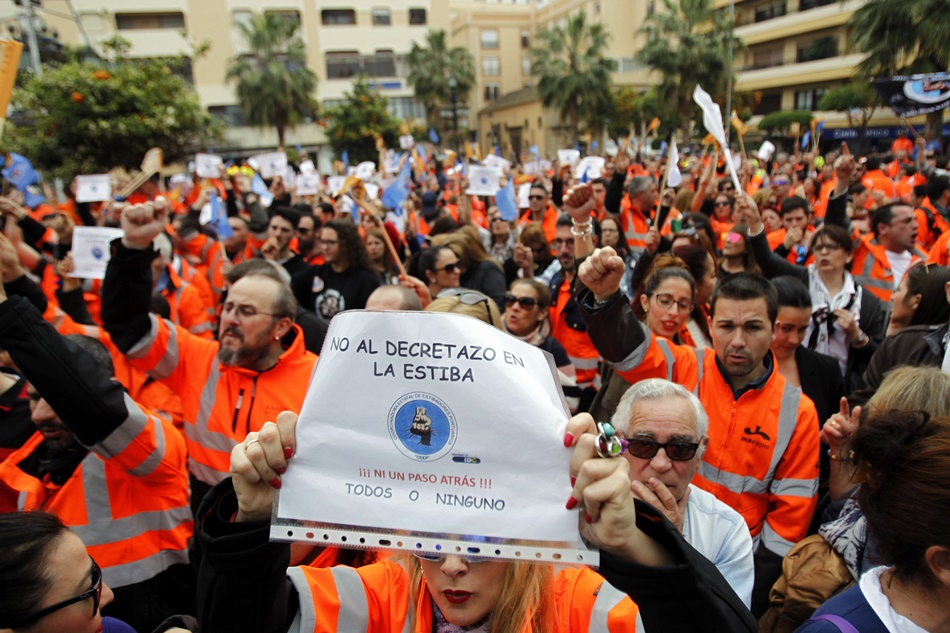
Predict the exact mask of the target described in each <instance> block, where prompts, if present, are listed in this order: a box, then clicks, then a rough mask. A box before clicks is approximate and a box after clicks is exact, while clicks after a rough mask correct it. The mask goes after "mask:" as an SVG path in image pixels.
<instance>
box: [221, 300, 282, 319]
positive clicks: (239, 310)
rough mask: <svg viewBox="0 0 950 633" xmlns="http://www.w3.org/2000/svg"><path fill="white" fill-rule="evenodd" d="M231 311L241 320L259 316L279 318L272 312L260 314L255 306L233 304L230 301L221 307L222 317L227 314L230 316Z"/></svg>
mask: <svg viewBox="0 0 950 633" xmlns="http://www.w3.org/2000/svg"><path fill="white" fill-rule="evenodd" d="M231 311H234V312H235V314H237V315H238V318H239V319H253V318H254V317H256V316H257V315H259V314H263V315H265V316H277V315H276V314H274V313H272V312H258V310H257V308H255V307H254V306H250V305H247V304H238V303H231V302H230V301H228V302H227V303H225V304H224V305H223V306H222V307H221V315H222V316H224V315H225V314H228V313H229V312H231Z"/></svg>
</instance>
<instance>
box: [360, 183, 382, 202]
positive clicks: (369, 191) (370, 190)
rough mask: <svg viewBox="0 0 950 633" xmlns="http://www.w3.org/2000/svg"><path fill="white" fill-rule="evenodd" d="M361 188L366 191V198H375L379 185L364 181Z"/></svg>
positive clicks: (377, 194)
mask: <svg viewBox="0 0 950 633" xmlns="http://www.w3.org/2000/svg"><path fill="white" fill-rule="evenodd" d="M363 189H364V190H365V191H366V199H367V200H375V199H376V198H377V196H379V185H374V184H373V183H371V182H364V183H363Z"/></svg>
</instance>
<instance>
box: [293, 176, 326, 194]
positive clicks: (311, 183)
mask: <svg viewBox="0 0 950 633" xmlns="http://www.w3.org/2000/svg"><path fill="white" fill-rule="evenodd" d="M294 193H296V194H297V195H298V196H315V195H317V194H318V193H320V174H315V173H310V174H300V175H299V176H297V190H296V191H295V192H294Z"/></svg>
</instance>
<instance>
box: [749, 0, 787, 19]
mask: <svg viewBox="0 0 950 633" xmlns="http://www.w3.org/2000/svg"><path fill="white" fill-rule="evenodd" d="M785 11H786V8H785V0H777V1H775V2H768V3H766V4H763V5H759V6H757V7H756V8H755V21H756V22H764V21H765V20H772V19H774V18H780V17H782V16H783V15H785Z"/></svg>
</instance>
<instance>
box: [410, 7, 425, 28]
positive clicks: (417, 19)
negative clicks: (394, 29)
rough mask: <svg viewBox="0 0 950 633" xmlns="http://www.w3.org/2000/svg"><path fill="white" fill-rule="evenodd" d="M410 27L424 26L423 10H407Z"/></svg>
mask: <svg viewBox="0 0 950 633" xmlns="http://www.w3.org/2000/svg"><path fill="white" fill-rule="evenodd" d="M409 24H410V26H424V25H425V24H426V10H425V9H409Z"/></svg>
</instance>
